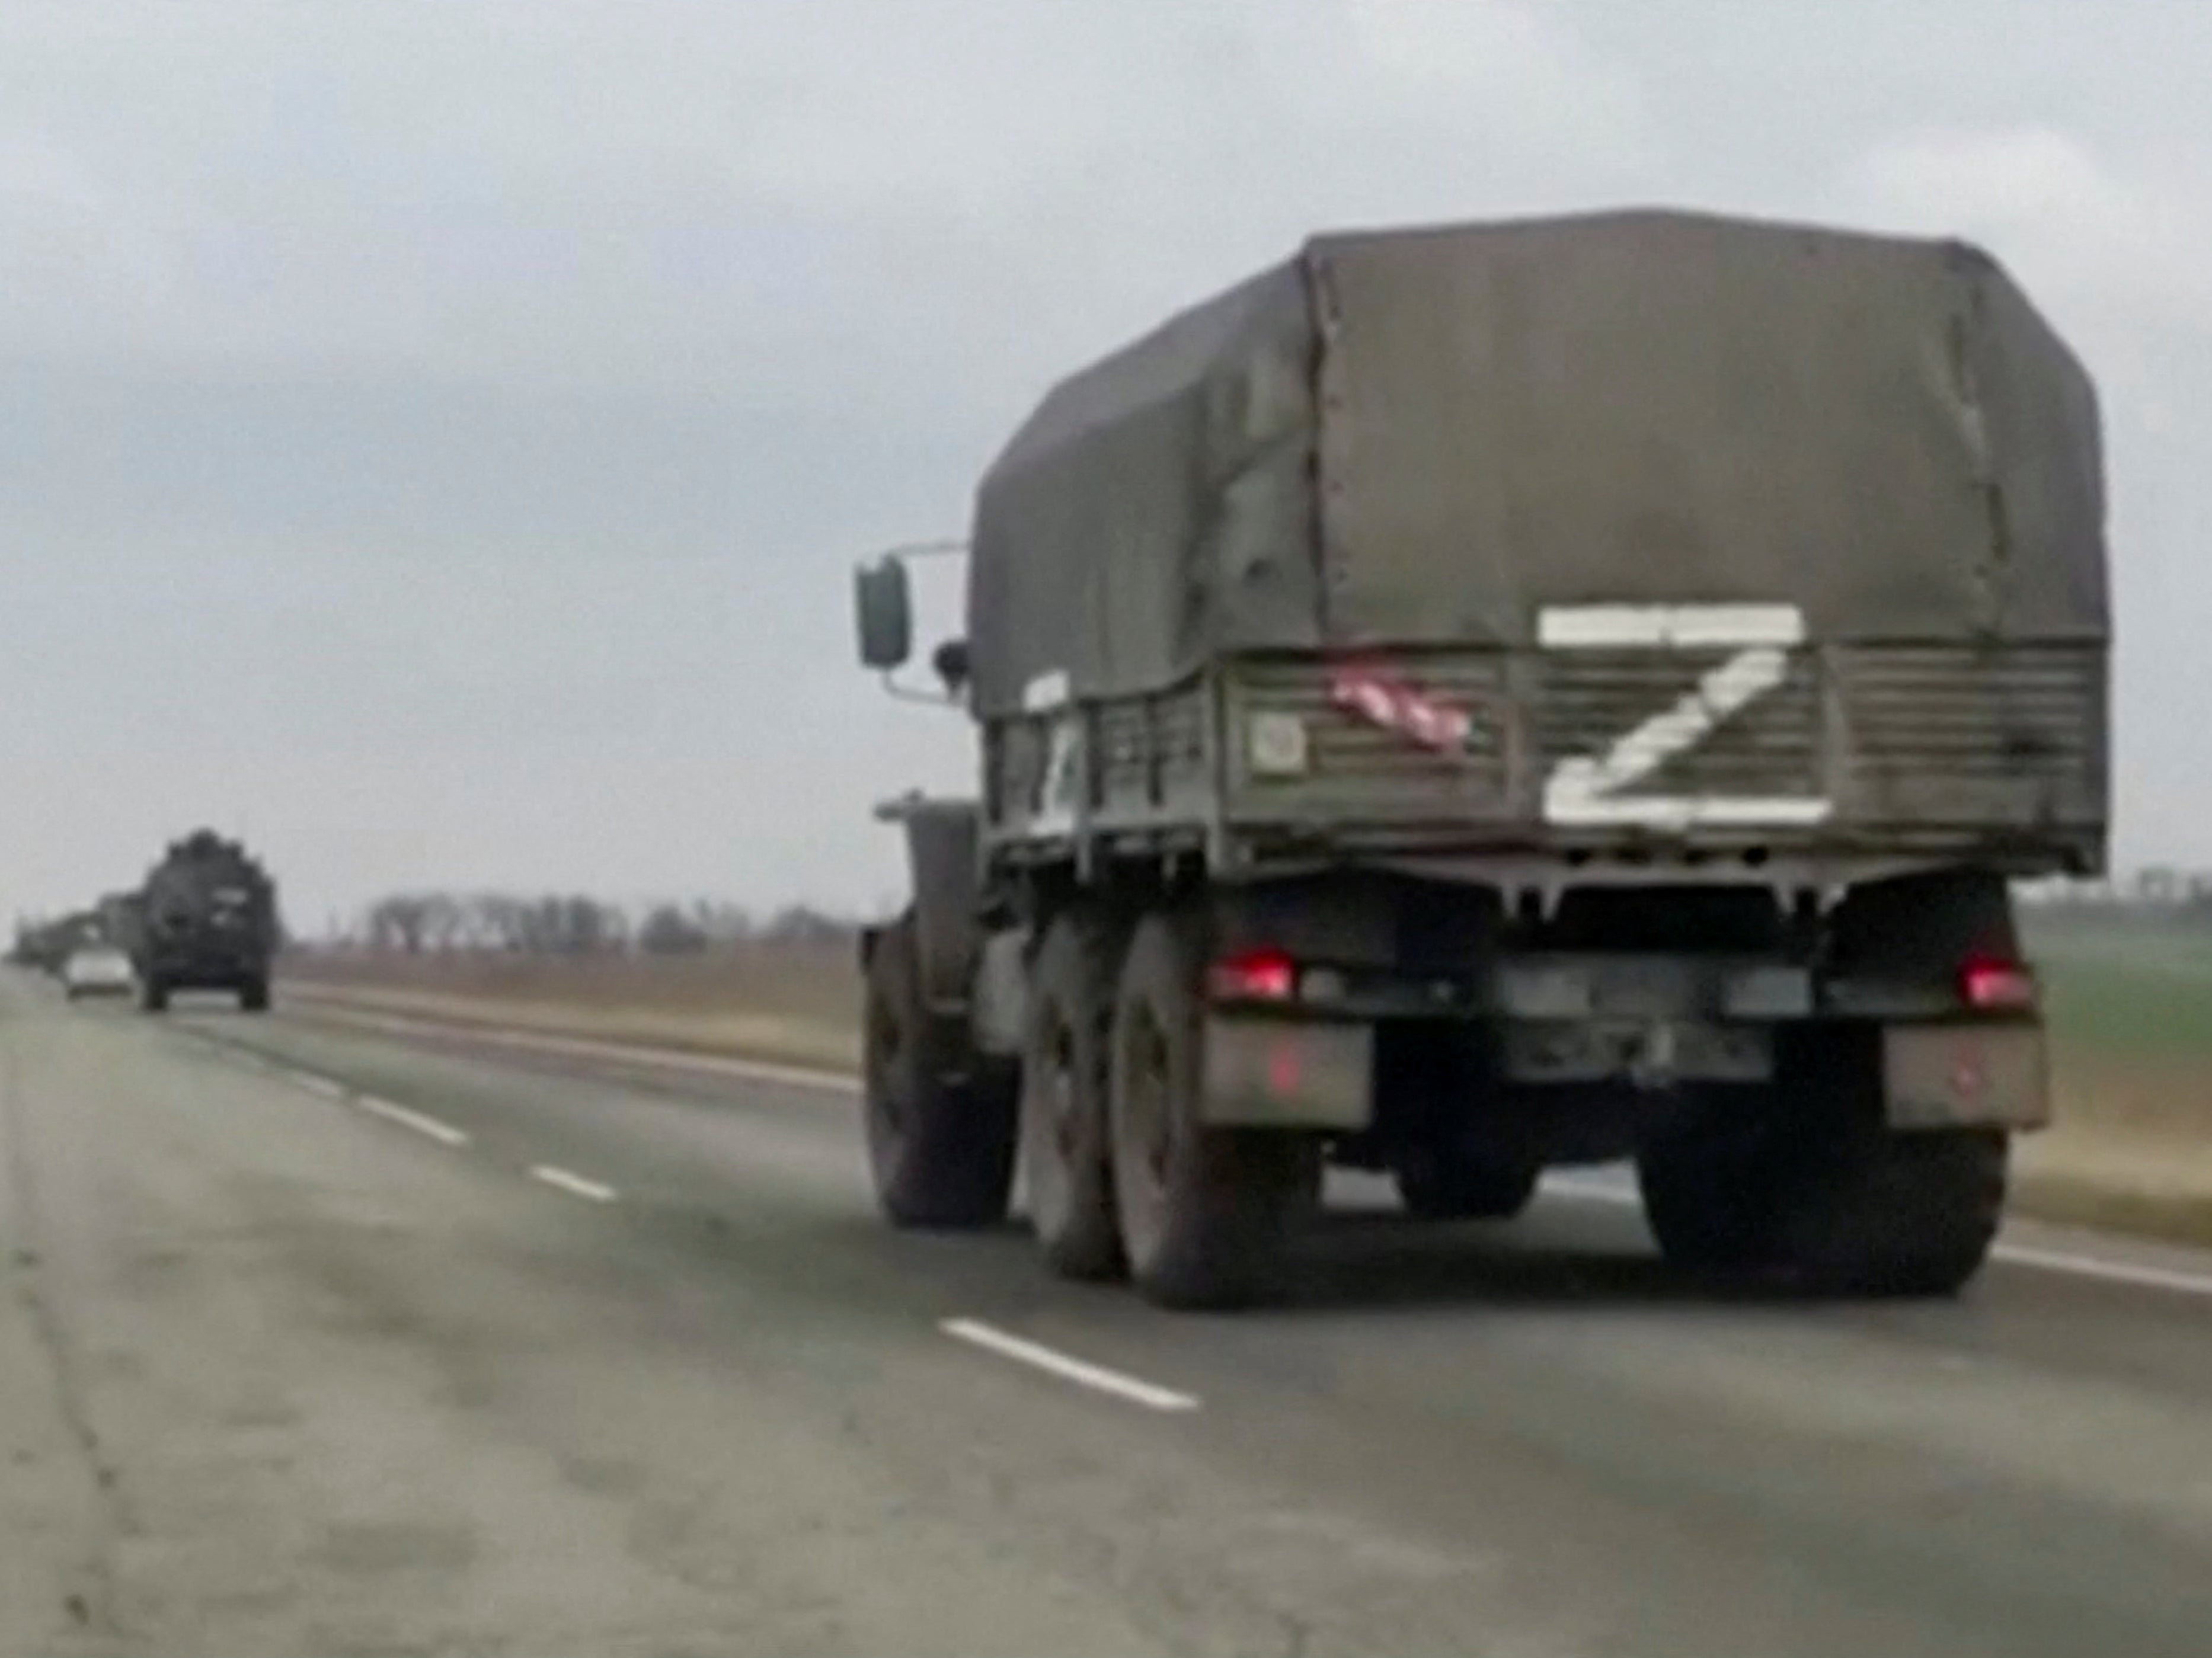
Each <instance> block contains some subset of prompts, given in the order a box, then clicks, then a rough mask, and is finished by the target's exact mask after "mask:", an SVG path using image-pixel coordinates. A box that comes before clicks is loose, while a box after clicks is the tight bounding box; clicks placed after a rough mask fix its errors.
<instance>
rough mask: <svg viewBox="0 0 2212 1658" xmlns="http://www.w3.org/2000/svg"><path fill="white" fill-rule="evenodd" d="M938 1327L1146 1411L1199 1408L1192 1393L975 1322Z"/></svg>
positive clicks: (951, 1320) (956, 1321)
mask: <svg viewBox="0 0 2212 1658" xmlns="http://www.w3.org/2000/svg"><path fill="white" fill-rule="evenodd" d="M938 1328H939V1329H940V1330H942V1331H944V1332H945V1334H947V1335H949V1336H951V1338H952V1339H954V1340H956V1341H965V1342H968V1343H969V1344H970V1345H974V1346H977V1347H981V1348H982V1349H984V1350H985V1351H987V1352H994V1353H996V1354H998V1355H999V1356H1000V1357H1001V1358H1011V1359H1012V1360H1013V1361H1014V1362H1015V1363H1018V1364H1027V1365H1030V1366H1031V1367H1033V1368H1035V1369H1036V1370H1042V1371H1044V1372H1046V1373H1047V1374H1048V1375H1050V1376H1058V1377H1060V1379H1061V1380H1062V1381H1063V1382H1074V1383H1075V1384H1076V1385H1077V1386H1078V1387H1081V1388H1092V1389H1094V1390H1096V1391H1097V1392H1099V1393H1102V1394H1112V1395H1113V1396H1114V1397H1115V1398H1116V1399H1121V1400H1127V1401H1128V1402H1129V1403H1130V1404H1132V1405H1141V1406H1144V1407H1145V1408H1146V1410H1148V1411H1194V1410H1196V1409H1197V1408H1198V1406H1199V1401H1198V1400H1197V1399H1196V1398H1195V1397H1194V1396H1193V1395H1192V1394H1179V1393H1177V1392H1176V1390H1175V1389H1174V1388H1162V1387H1158V1386H1157V1385H1155V1384H1154V1383H1152V1382H1145V1381H1141V1380H1139V1378H1138V1377H1136V1376H1126V1375H1124V1374H1123V1373H1122V1372H1121V1371H1119V1370H1108V1369H1107V1368H1106V1367H1105V1366H1104V1365H1103V1364H1093V1363H1091V1362H1090V1361H1089V1360H1087V1359H1081V1358H1077V1357H1073V1355H1071V1354H1067V1353H1063V1352H1060V1351H1058V1350H1057V1349H1054V1348H1051V1347H1047V1346H1045V1345H1042V1343H1039V1342H1035V1341H1029V1340H1025V1339H1023V1338H1022V1337H1020V1336H1018V1335H1012V1334H1009V1333H1007V1332H1006V1331H1004V1330H1001V1329H1000V1328H999V1327H997V1326H995V1325H991V1324H985V1323H983V1322H982V1321H981V1320H978V1319H972V1318H948V1319H946V1320H945V1321H944V1322H943V1323H942V1324H940V1325H939V1326H938Z"/></svg>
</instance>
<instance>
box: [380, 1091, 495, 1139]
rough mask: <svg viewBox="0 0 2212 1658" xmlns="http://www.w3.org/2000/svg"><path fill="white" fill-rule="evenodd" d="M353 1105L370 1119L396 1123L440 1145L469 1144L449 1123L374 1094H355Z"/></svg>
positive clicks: (465, 1135)
mask: <svg viewBox="0 0 2212 1658" xmlns="http://www.w3.org/2000/svg"><path fill="white" fill-rule="evenodd" d="M353 1103H354V1104H356V1105H357V1106H359V1107H360V1108H362V1110H364V1111H366V1112H368V1114H369V1115H370V1116H372V1117H381V1118H383V1119H384V1120H385V1121H386V1122H396V1123H398V1125H399V1126H400V1127H402V1128H411V1129H413V1130H414V1131H415V1132H416V1133H418V1134H423V1135H427V1136H428V1137H429V1138H430V1139H434V1140H435V1141H437V1142H438V1144H439V1145H451V1146H454V1147H459V1146H464V1145H467V1144H468V1143H469V1137H468V1135H467V1134H466V1133H464V1132H462V1131H461V1130H460V1129H458V1128H456V1127H453V1124H451V1123H449V1122H441V1121H438V1119H437V1118H435V1117H433V1116H430V1115H428V1114H426V1113H424V1112H421V1111H411V1110H410V1109H409V1108H407V1107H405V1106H404V1105H396V1104H394V1103H393V1102H392V1101H390V1100H380V1099H379V1098H377V1096H375V1095H374V1094H356V1095H355V1096H353Z"/></svg>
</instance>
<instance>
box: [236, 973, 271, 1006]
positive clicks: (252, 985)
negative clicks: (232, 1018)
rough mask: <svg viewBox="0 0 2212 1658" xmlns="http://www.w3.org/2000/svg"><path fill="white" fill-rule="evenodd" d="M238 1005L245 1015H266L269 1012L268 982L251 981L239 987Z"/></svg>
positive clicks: (264, 980)
mask: <svg viewBox="0 0 2212 1658" xmlns="http://www.w3.org/2000/svg"><path fill="white" fill-rule="evenodd" d="M238 1005H239V1007H240V1010H241V1011H244V1012H247V1013H266V1012H267V1011H269V981H268V980H266V979H255V980H252V981H249V982H247V983H246V984H244V985H242V986H240V987H239V992H238Z"/></svg>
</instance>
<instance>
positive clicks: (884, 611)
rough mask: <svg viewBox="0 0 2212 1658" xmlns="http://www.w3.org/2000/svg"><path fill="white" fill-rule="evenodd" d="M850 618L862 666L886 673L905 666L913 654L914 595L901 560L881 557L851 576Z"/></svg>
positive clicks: (864, 565) (861, 567)
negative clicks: (852, 619)
mask: <svg viewBox="0 0 2212 1658" xmlns="http://www.w3.org/2000/svg"><path fill="white" fill-rule="evenodd" d="M853 618H854V623H856V624H857V625H858V627H859V629H860V665H862V666H863V667H867V668H873V669H874V670H876V671H878V673H889V672H890V671H892V670H893V669H895V668H900V667H903V666H905V665H906V660H907V659H908V657H910V656H912V655H913V654H914V595H913V593H912V592H911V591H910V590H909V588H908V582H907V574H906V565H905V564H904V563H903V562H902V561H900V560H898V559H896V558H882V559H878V560H877V561H876V562H874V563H873V564H863V565H862V566H860V568H859V569H857V570H855V571H854V573H853Z"/></svg>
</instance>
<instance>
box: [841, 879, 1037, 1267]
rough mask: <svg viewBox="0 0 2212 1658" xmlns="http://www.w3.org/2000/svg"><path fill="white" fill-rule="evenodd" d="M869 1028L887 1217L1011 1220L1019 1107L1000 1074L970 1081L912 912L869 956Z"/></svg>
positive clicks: (936, 1221)
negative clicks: (928, 972)
mask: <svg viewBox="0 0 2212 1658" xmlns="http://www.w3.org/2000/svg"><path fill="white" fill-rule="evenodd" d="M865 1024H866V1028H865V1031H864V1035H863V1047H862V1052H863V1066H864V1071H865V1090H864V1091H865V1096H866V1097H865V1102H864V1105H863V1108H862V1109H863V1112H864V1114H865V1120H866V1133H867V1142H868V1166H869V1171H870V1173H871V1174H872V1175H873V1177H874V1181H875V1188H876V1201H877V1203H878V1206H880V1207H881V1208H882V1210H883V1212H884V1218H886V1219H888V1220H889V1221H890V1223H891V1224H893V1225H894V1226H900V1227H927V1228H942V1229H953V1228H963V1227H977V1226H990V1225H994V1224H997V1223H998V1222H1000V1221H1002V1220H1004V1219H1005V1218H1006V1204H1007V1199H1008V1198H1009V1197H1010V1196H1011V1194H1012V1188H1013V1174H1014V1135H1015V1121H1016V1111H1017V1108H1018V1099H1017V1097H1016V1093H1015V1090H1014V1087H1013V1085H1012V1081H1011V1078H1007V1077H1005V1076H1002V1075H1001V1074H1000V1073H999V1072H975V1074H973V1075H963V1074H962V1072H963V1070H965V1069H966V1068H967V1067H965V1066H963V1065H962V1064H961V1061H962V1060H963V1058H964V1057H965V1055H964V1054H963V1048H964V1042H963V1032H962V1031H961V1029H960V1028H959V1026H958V1024H957V1022H955V1021H951V1020H947V1019H945V1018H943V1017H938V1016H936V1015H934V1014H933V1013H932V1012H931V1011H930V1009H929V1007H928V1006H927V1003H926V1002H925V1000H924V999H923V995H922V989H921V957H920V951H919V950H918V948H917V945H916V943H915V921H914V916H913V914H912V912H910V911H909V912H908V914H906V915H903V916H902V917H901V918H900V919H899V920H897V921H896V922H895V923H893V924H892V925H891V926H888V927H886V928H885V929H884V932H883V933H882V934H881V936H880V937H878V938H877V940H876V944H875V948H874V949H873V950H872V951H871V952H870V954H869V957H868V973H867V989H866V1008H865Z"/></svg>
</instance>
